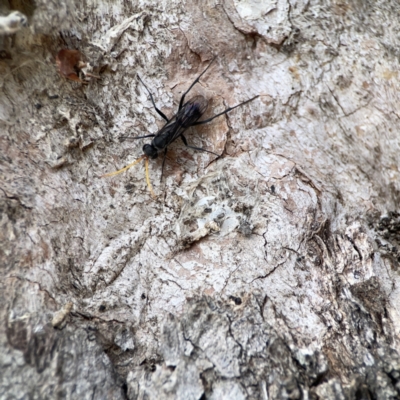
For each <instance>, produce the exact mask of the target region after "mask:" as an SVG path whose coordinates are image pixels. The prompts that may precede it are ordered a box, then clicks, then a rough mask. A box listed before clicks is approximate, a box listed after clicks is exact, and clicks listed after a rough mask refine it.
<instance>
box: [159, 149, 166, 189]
mask: <svg viewBox="0 0 400 400" xmlns="http://www.w3.org/2000/svg"><path fill="white" fill-rule="evenodd" d="M166 157H167V148H165V150H164V157H163V160H162V167H161V178H160V182H161V180H162V177H163V174H164V164H165V158H166Z"/></svg>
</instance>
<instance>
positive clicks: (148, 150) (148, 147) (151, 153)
mask: <svg viewBox="0 0 400 400" xmlns="http://www.w3.org/2000/svg"><path fill="white" fill-rule="evenodd" d="M143 153H144V154H146V156H147V157H150V158H157V157H158V151H157V149H156V148H155V147H154V146H153V145H152V144H145V145H144V146H143Z"/></svg>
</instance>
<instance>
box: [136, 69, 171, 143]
mask: <svg viewBox="0 0 400 400" xmlns="http://www.w3.org/2000/svg"><path fill="white" fill-rule="evenodd" d="M137 77H138V78H139V81H140V82H142V85H143V86H144V87H145V88H146V90H147V92H148V93H149V95H150V99H151V102H152V103H153V107H154V108H155V110H156V111H157V112H158V114H159V115H161V117H163V118H164V119H165V120H166V121H167V122H169V119H168V118H167V117H166V115H165V114H164V113H163V112H162V111H161V110H160V109H158V108H157V106H156V103H154V99H153V95H152V94H151V92H150V90H149V89H148V87H147V86H146V85H145V84H144V82H143V81H142V78H141V77H140V76H139V74H138V76H137ZM144 137H146V136H144Z"/></svg>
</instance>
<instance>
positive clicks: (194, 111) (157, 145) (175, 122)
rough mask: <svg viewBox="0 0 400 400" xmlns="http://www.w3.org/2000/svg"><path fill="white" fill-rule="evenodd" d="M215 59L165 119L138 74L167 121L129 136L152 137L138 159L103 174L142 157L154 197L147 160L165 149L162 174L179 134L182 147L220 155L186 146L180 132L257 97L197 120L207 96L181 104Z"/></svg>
mask: <svg viewBox="0 0 400 400" xmlns="http://www.w3.org/2000/svg"><path fill="white" fill-rule="evenodd" d="M214 60H215V58H214V59H213V60H212V61H211V62H210V64H209V65H208V66H207V68H206V69H205V70H204V71H203V72H202V73H201V74H200V75H199V76H198V77H197V78H196V79H195V80H194V82H193V83H192V84H191V85H190V87H189V89H188V90H186V92H185V93H183V95H182V97H181V100H180V102H179V108H178V112H177V113H176V114H175V115H174V116H173V117H172V118H171V119H168V118H167V117H166V115H165V114H164V113H163V112H162V111H161V110H159V109H158V108H157V106H156V104H155V102H154V99H153V95H152V94H151V92H150V90H149V89H148V87H147V86H146V85H145V84H144V82H143V81H142V79H141V78H140V76H139V75H138V78H139V80H140V82H141V83H142V85H143V86H144V87H145V88H146V90H147V92H148V93H149V95H150V99H151V102H152V103H153V106H154V108H155V110H156V111H157V113H158V114H159V115H160V116H161V117H162V118H164V119H165V120H166V121H167V122H166V124H165V125H164V126H163V127H162V128H161V129H160V130H159V131H158V132H157V133H156V134H155V135H145V136H137V137H135V138H132V139H143V138H148V137H152V138H153V140H152V141H151V143H150V144H145V145H144V146H143V153H144V154H143V155H142V156H141V157H140V158H139V159H137V160H136V161H134V162H133V163H131V164H129V165H127V166H126V167H125V168H122V169H120V170H118V171H115V172H111V173H109V174H105V175H103V176H114V175H118V174H120V173H121V172H124V171H126V170H127V169H129V168H131V167H133V166H134V165H136V164H137V163H139V162H140V161H142V160H145V168H146V181H147V186H148V187H149V190H150V193H151V195H152V196H153V197H155V195H154V192H153V189H152V187H151V183H150V177H149V166H148V162H149V159H150V158H151V159H154V158H157V157H158V153H160V152H162V151H164V156H163V162H162V169H161V176H162V173H163V171H164V163H165V157H166V154H167V150H168V146H169V145H170V144H171V143H172V142H173V141H175V140H176V139H178V138H179V137H180V138H181V139H182V141H183V143H184V144H185V146H187V147H190V148H191V149H195V150H200V151H205V152H207V153H211V154H215V155H216V156H219V154H216V153H213V152H212V151H209V150H206V149H203V148H201V147H195V146H189V145H188V143H187V140H186V138H185V136H184V135H183V134H184V132H185V131H186V129H188V128H189V127H191V126H196V125H202V124H206V123H208V122H210V121H212V120H213V119H215V118H217V117H219V116H221V115H224V114H226V113H228V112H229V111H231V110H233V109H235V108H236V107H240V106H242V105H244V104H246V103H249V102H250V101H253V100H254V99H256V98H257V97H258V95H257V96H254V97H252V98H251V99H249V100H246V101H244V102H242V103H240V104H237V105H236V106H234V107H229V108H227V109H226V110H225V111H222V112H221V113H219V114H217V115H214V116H213V117H211V118H208V119H205V120H203V121H199V118H200V117H201V116H202V115H203V114H204V113H205V111H206V109H207V106H208V101H207V99H206V98H205V97H203V96H200V95H198V96H195V97H193V98H192V99H190V100H189V101H187V102H186V103H184V101H185V96H186V95H187V94H188V93H189V91H190V90H191V89H192V87H193V86H194V85H195V84H196V83H198V82H199V80H200V78H201V77H202V76H203V75H204V74H205V73H206V71H207V70H208V68H210V66H211V64H212V63H213V61H214Z"/></svg>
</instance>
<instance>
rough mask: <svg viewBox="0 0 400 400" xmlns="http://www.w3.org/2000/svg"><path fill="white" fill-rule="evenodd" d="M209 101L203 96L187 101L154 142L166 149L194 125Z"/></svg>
mask: <svg viewBox="0 0 400 400" xmlns="http://www.w3.org/2000/svg"><path fill="white" fill-rule="evenodd" d="M207 106H208V101H207V100H206V99H205V98H204V97H203V96H195V97H193V98H192V99H190V100H189V101H188V102H186V103H185V104H184V105H183V107H182V108H181V109H180V110H179V112H178V113H177V114H175V115H174V116H173V117H172V118H171V119H170V120H169V121H168V122H167V123H166V124H165V125H164V126H163V127H162V128H161V129H160V130H159V131H158V133H157V134H156V136H155V137H154V139H153V141H152V143H153V145H154V146H155V147H156V148H158V149H159V150H162V149H165V148H166V147H168V146H169V145H170V144H171V143H172V142H173V141H175V140H176V139H177V138H178V137H179V136H180V135H182V133H183V132H185V130H186V129H188V128H189V127H190V126H192V125H193V124H194V123H195V122H196V121H197V120H198V119H199V118H200V117H201V116H202V115H203V114H204V112H205V111H206V109H207Z"/></svg>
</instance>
